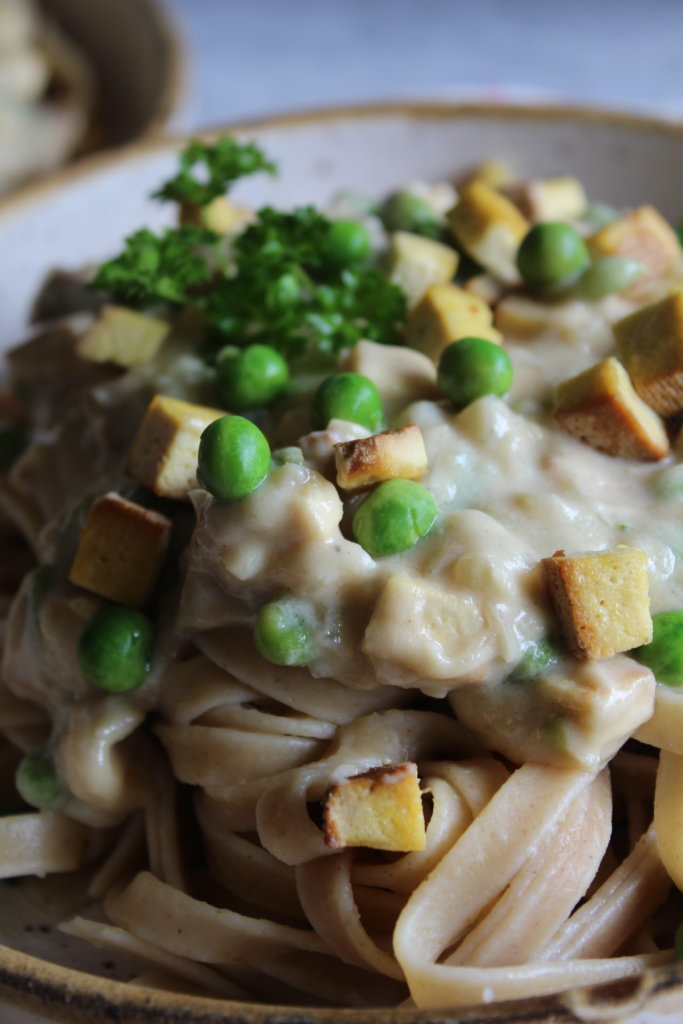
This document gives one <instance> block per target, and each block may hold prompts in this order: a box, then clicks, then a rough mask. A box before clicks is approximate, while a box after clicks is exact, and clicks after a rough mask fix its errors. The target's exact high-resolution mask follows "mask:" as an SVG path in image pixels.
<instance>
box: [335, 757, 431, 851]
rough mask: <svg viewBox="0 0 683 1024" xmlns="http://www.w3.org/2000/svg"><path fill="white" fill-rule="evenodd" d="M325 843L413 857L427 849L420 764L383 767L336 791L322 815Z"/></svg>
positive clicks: (346, 783)
mask: <svg viewBox="0 0 683 1024" xmlns="http://www.w3.org/2000/svg"><path fill="white" fill-rule="evenodd" d="M323 823H324V829H325V843H326V845H327V846H329V847H332V848H333V849H343V848H344V847H347V846H364V847H367V848H368V849H371V850H387V851H390V852H394V853H409V852H411V851H416V850H424V848H425V845H426V829H425V820H424V813H423V810H422V794H421V793H420V782H419V779H418V777H417V767H416V765H414V764H412V763H410V762H406V763H404V764H394V765H383V766H381V767H378V768H372V769H371V770H370V771H368V772H364V773H363V774H362V775H355V776H353V777H352V778H349V779H345V780H344V781H343V782H339V783H337V784H336V785H334V786H332V788H331V789H330V791H329V792H328V794H327V796H326V798H325V806H324V812H323Z"/></svg>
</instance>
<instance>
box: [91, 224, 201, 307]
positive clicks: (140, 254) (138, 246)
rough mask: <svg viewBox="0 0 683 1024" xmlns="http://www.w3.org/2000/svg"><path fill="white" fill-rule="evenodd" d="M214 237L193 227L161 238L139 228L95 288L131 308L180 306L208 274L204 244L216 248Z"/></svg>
mask: <svg viewBox="0 0 683 1024" xmlns="http://www.w3.org/2000/svg"><path fill="white" fill-rule="evenodd" d="M217 237H218V236H217V235H215V234H214V233H213V232H212V231H206V230H205V229H204V228H199V227H196V226H195V225H194V224H187V225H185V226H184V227H181V228H168V229H167V230H166V231H164V232H163V234H161V235H155V234H154V232H153V231H149V230H148V229H147V228H143V229H142V230H141V231H136V232H135V233H134V234H132V235H129V236H128V238H126V243H125V248H124V250H123V252H122V253H121V254H120V255H119V256H116V257H115V258H114V259H111V260H108V261H107V262H106V263H103V264H102V266H101V267H100V268H99V269H98V271H97V273H96V275H95V278H94V280H93V286H94V287H95V288H99V289H102V290H103V291H107V292H110V293H111V294H112V295H113V296H115V297H116V298H117V299H118V300H120V301H122V302H127V303H129V304H131V305H133V306H144V305H150V304H155V303H157V302H170V303H173V304H175V305H179V306H184V305H186V304H188V303H189V302H190V301H191V300H192V298H193V295H194V294H195V292H196V290H197V289H198V288H199V287H201V286H202V285H205V284H206V283H207V282H208V281H209V280H210V278H211V276H212V273H213V271H212V268H211V265H210V263H209V261H208V260H207V258H206V255H205V254H204V252H202V246H208V245H212V244H214V243H215V242H216V241H217Z"/></svg>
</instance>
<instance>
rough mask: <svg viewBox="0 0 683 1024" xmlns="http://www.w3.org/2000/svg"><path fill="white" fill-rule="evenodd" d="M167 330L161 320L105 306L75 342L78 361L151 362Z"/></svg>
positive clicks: (129, 364) (128, 365)
mask: <svg viewBox="0 0 683 1024" xmlns="http://www.w3.org/2000/svg"><path fill="white" fill-rule="evenodd" d="M169 331H170V327H169V325H168V324H167V323H166V321H165V320H159V319H157V318H156V317H152V316H147V315H146V314H144V313H137V312H136V311H135V310H134V309H126V308H125V307H124V306H105V307H104V309H103V310H102V311H101V313H100V314H99V316H98V318H97V320H96V321H95V323H94V324H93V325H92V327H90V328H89V329H88V330H87V331H86V332H85V334H83V335H82V337H81V338H79V340H78V344H77V346H76V351H77V353H78V355H79V356H80V357H81V359H89V360H91V361H92V362H94V363H115V364H116V365H117V366H123V367H131V366H140V365H141V364H142V363H146V362H147V361H148V360H150V359H152V358H153V357H154V356H155V355H156V354H157V352H158V351H159V348H160V347H161V345H162V344H163V342H164V341H165V339H166V337H167V336H168V333H169Z"/></svg>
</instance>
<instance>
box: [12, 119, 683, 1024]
mask: <svg viewBox="0 0 683 1024" xmlns="http://www.w3.org/2000/svg"><path fill="white" fill-rule="evenodd" d="M229 130H233V131H237V132H238V133H239V134H240V135H241V136H243V137H245V138H256V139H258V140H259V142H260V143H261V144H262V145H263V147H264V148H265V149H266V151H267V152H268V153H269V155H271V156H272V157H273V158H274V159H275V160H276V161H277V163H278V165H279V167H280V175H279V177H278V178H277V179H276V180H274V181H271V180H270V179H265V178H260V177H257V178H255V179H254V180H253V181H249V182H245V183H244V185H243V186H241V187H240V188H239V190H238V192H237V196H238V197H239V196H240V195H241V196H242V197H243V198H245V199H246V200H248V201H250V202H254V203H257V204H261V203H265V202H269V203H272V204H274V205H277V204H292V203H300V202H314V203H316V202H324V201H325V200H326V199H328V198H329V197H330V195H331V194H332V193H334V192H335V191H336V190H337V189H339V188H341V187H344V188H358V189H362V190H364V191H365V192H368V193H370V194H374V195H377V196H379V195H381V194H383V193H385V192H387V191H388V190H390V189H392V188H395V187H397V186H399V185H400V184H402V183H405V182H406V181H410V180H414V179H427V180H429V179H439V178H444V177H453V176H455V175H458V174H459V173H461V172H463V171H464V170H466V169H467V168H470V167H471V166H472V165H473V164H476V163H477V162H479V161H481V160H482V159H483V158H486V157H491V156H493V157H496V158H499V159H501V160H504V161H506V162H507V163H509V164H510V165H511V167H512V168H513V170H514V171H515V172H516V173H517V174H519V175H521V176H524V175H529V174H532V173H533V174H534V175H537V176H544V175H545V176H550V175H557V174H560V173H569V174H575V175H577V176H578V177H579V178H580V179H581V180H582V181H583V182H584V183H585V184H586V186H587V189H588V192H589V194H590V195H591V196H592V197H595V198H599V199H603V200H605V201H608V202H611V203H613V204H615V205H635V204H639V203H642V202H646V201H652V202H654V203H655V204H656V205H657V206H658V207H659V209H660V210H661V211H662V212H663V213H664V214H665V215H666V216H667V217H669V218H671V220H673V221H677V220H678V219H680V217H681V215H683V197H682V196H681V191H680V180H681V173H682V172H683V129H682V128H680V127H677V126H674V125H671V124H668V123H663V122H657V121H653V120H648V119H643V118H636V117H630V116H625V115H623V114H608V113H602V112H596V111H576V110H566V109H550V108H541V109H529V108H510V107H497V108H495V107H480V106H450V105H412V106H406V105H401V106H383V107H371V108H363V109H354V110H348V109H346V110H335V111H332V112H329V111H328V112H325V113H312V114H308V115H298V116H293V117H285V118H280V119H278V120H275V121H262V122H258V123H251V124H241V125H237V126H231V128H230V129H229ZM176 149H177V144H176V143H173V142H162V143H156V144H149V143H148V144H145V145H142V146H136V147H134V148H129V149H127V150H124V151H122V152H119V153H118V154H117V155H116V156H114V157H113V158H111V159H108V160H102V159H101V158H99V159H96V160H95V161H94V162H93V161H91V162H90V163H89V164H85V165H81V166H79V167H77V168H76V169H75V170H72V171H70V172H63V173H62V174H60V175H58V176H56V177H55V178H53V179H52V180H51V181H50V182H48V183H42V184H40V185H38V186H34V187H31V188H28V189H26V190H24V191H23V192H22V193H21V194H19V195H17V196H15V197H13V198H12V199H10V200H6V201H5V202H4V203H0V310H2V318H1V320H0V346H1V347H5V348H6V347H7V346H9V345H10V344H12V343H14V342H16V341H18V340H19V339H21V338H22V337H23V336H25V334H26V331H27V319H28V316H29V311H30V307H31V300H32V296H33V295H34V293H35V291H36V289H37V287H38V285H39V283H40V281H41V280H42V278H43V276H44V275H45V273H46V272H47V271H48V270H50V269H52V268H53V267H57V266H60V267H66V268H77V267H79V266H81V265H83V264H86V263H88V262H92V261H97V260H100V259H102V258H104V257H106V256H108V255H110V254H112V253H113V252H115V251H117V249H118V247H119V245H120V242H121V239H122V237H123V236H124V235H125V234H127V233H129V232H131V231H133V230H135V229H136V228H138V227H140V226H142V225H143V224H148V225H150V226H153V227H159V226H160V225H161V224H162V223H163V222H164V221H165V220H166V219H167V218H168V217H169V216H170V214H169V213H167V212H166V211H165V210H164V208H163V207H160V206H158V205H157V204H155V203H154V202H152V201H151V200H150V199H148V198H147V197H148V196H149V194H150V193H151V192H152V190H153V189H154V187H155V186H156V185H157V184H158V183H159V182H160V181H161V180H162V179H163V178H164V177H165V176H168V174H169V172H170V170H171V168H172V167H173V166H174V163H175V152H176ZM0 942H4V943H5V946H4V948H3V949H0V999H4V1000H6V1002H7V1003H11V1004H18V1005H21V1006H22V1007H23V1008H24V1009H25V1010H28V1011H32V1012H35V1013H40V1014H42V1015H44V1016H45V1017H48V1018H50V1019H53V1020H58V1021H65V1022H66V1021H68V1022H70V1024H77V1022H86V1021H87V1022H88V1024H96V1022H98V1024H99V1022H103V1024H104V1022H105V1021H106V1022H109V1021H119V1022H125V1024H162V1022H165V1024H170V1022H173V1024H181V1022H182V1024H238V1022H239V1024H276V1022H277V1024H295V1022H296V1024H332V1022H333V1021H334V1022H337V1024H344V1022H345V1024H352V1022H353V1024H360V1022H364V1024H393V1022H395V1024H399V1022H402V1024H426V1022H427V1021H429V1022H431V1024H446V1022H450V1024H454V1022H455V1021H461V1022H468V1024H474V1022H475V1021H481V1022H484V1021H486V1022H495V1024H503V1022H511V1021H513V1020H514V1021H515V1022H517V1024H522V1022H541V1021H542V1022H545V1024H550V1022H551V1021H553V1022H558V1021H574V1020H580V1021H589V1020H591V1021H594V1020H607V1019H609V1020H614V1019H622V1018H625V1017H628V1018H629V1019H630V1020H633V1021H636V1020H637V1021H639V1022H643V1021H645V1020H650V1019H652V1018H650V1016H649V1014H650V1013H651V1012H652V1011H659V1012H666V1011H672V1010H679V1009H680V1008H681V1007H682V1006H683V969H681V970H679V969H678V968H677V967H675V966H672V967H666V968H658V969H657V970H654V971H652V972H651V973H648V974H647V975H646V976H645V977H643V978H642V979H640V980H639V981H637V982H633V981H629V982H623V983H619V984H612V985H609V986H607V987H603V988H601V989H598V990H591V991H574V992H571V993H566V994H564V995H561V996H557V997H552V998H540V999H532V1000H525V1001H523V1002H521V1003H516V1004H507V1005H501V1004H498V1005H496V1006H488V1007H473V1008H471V1009H465V1010H463V1009H459V1010H457V1011H450V1012H449V1011H448V1010H443V1011H416V1010H411V1009H408V1008H398V1009H393V1010H384V1011H379V1010H372V1011H361V1010H329V1009H327V1010H316V1009H311V1008H310V1007H309V1008H303V1009H302V1008H291V1007H284V1008H283V1007H279V1008H278V1007H268V1006H254V1005H247V1004H235V1003H226V1002H220V1001H217V1000H212V999H208V998H199V997H194V996H189V995H184V994H183V995H180V994H178V993H173V992H162V991H157V990H155V989H152V988H144V987H142V986H141V985H139V984H130V983H126V982H125V980H114V978H113V977H112V975H115V974H117V973H119V974H120V976H121V977H122V978H123V979H125V978H126V973H125V969H124V968H123V967H121V966H120V965H115V964H113V962H112V961H111V958H110V957H109V956H107V955H103V954H101V953H97V952H93V951H92V950H86V949H85V948H84V947H82V946H80V945H78V944H77V943H76V942H75V941H68V940H67V937H64V936H62V935H61V934H60V933H59V932H56V931H55V930H54V928H53V922H52V921H51V920H50V915H49V907H48V906H45V905H44V904H43V905H42V906H39V905H36V904H35V903H31V902H30V901H29V902H27V901H26V900H25V899H24V898H23V897H22V894H21V891H18V890H17V887H12V886H5V887H2V888H0ZM103 975H106V977H103ZM645 1009H646V1010H647V1014H648V1015H647V1016H643V1015H642V1013H641V1011H644V1010H645ZM2 1019H3V1020H5V1017H4V1016H3V1017H2ZM678 1019H680V1017H679V1018H678Z"/></svg>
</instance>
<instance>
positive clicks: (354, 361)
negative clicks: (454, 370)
mask: <svg viewBox="0 0 683 1024" xmlns="http://www.w3.org/2000/svg"><path fill="white" fill-rule="evenodd" d="M342 369H345V370H351V371H353V372H354V373H362V374H363V376H364V377H369V378H370V380H371V381H372V383H373V384H374V385H375V387H376V388H377V390H378V391H379V394H380V398H381V399H382V405H383V407H384V410H385V412H386V415H387V418H388V419H389V420H391V418H392V417H393V416H394V415H395V414H396V413H397V412H399V411H400V410H401V409H404V408H405V407H406V406H407V405H410V404H411V402H419V401H421V400H422V399H435V398H438V397H439V396H440V391H439V389H438V387H437V384H436V367H435V366H434V363H433V362H432V360H431V359H429V358H428V357H427V356H425V355H423V353H422V352H417V351H416V350H415V349H413V348H408V347H407V346H405V345H381V344H380V343H379V342H376V341H366V340H363V341H359V342H358V344H357V345H354V346H353V347H352V348H350V349H349V352H348V355H347V356H346V358H345V360H344V363H343V366H342Z"/></svg>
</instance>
